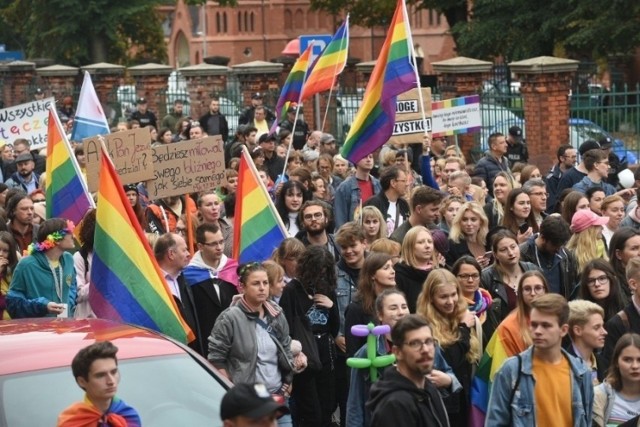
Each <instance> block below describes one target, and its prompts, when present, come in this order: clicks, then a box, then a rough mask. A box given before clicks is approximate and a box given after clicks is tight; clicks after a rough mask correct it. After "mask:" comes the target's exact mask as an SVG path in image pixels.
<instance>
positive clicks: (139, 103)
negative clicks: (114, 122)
mask: <svg viewBox="0 0 640 427" xmlns="http://www.w3.org/2000/svg"><path fill="white" fill-rule="evenodd" d="M130 120H136V121H137V122H138V123H140V127H142V128H143V127H146V126H149V125H151V126H153V127H154V128H156V129H157V128H158V120H157V119H156V115H155V114H153V113H152V112H151V111H149V110H148V108H147V100H146V98H138V99H137V100H136V111H134V112H133V113H132V114H131V117H130Z"/></svg>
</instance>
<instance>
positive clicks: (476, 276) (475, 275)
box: [458, 273, 480, 280]
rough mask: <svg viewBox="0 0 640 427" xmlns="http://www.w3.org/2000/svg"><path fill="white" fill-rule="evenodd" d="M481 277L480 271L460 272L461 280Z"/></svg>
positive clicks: (459, 277)
mask: <svg viewBox="0 0 640 427" xmlns="http://www.w3.org/2000/svg"><path fill="white" fill-rule="evenodd" d="M479 278H480V275H479V274H478V273H474V274H458V279H460V280H469V279H471V280H478V279H479Z"/></svg>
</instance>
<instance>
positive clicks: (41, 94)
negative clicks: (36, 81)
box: [33, 87, 44, 101]
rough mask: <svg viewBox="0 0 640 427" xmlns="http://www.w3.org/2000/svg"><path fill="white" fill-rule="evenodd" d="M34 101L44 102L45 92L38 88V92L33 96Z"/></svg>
mask: <svg viewBox="0 0 640 427" xmlns="http://www.w3.org/2000/svg"><path fill="white" fill-rule="evenodd" d="M33 99H35V100H36V101H42V100H43V99H44V91H43V90H42V89H41V88H39V87H38V88H36V91H35V92H34V94H33Z"/></svg>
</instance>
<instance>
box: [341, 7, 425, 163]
mask: <svg viewBox="0 0 640 427" xmlns="http://www.w3.org/2000/svg"><path fill="white" fill-rule="evenodd" d="M412 51H413V47H412V46H411V29H410V28H409V20H408V19H407V8H406V6H405V4H404V0H398V5H397V6H396V11H395V13H394V15H393V20H392V21H391V25H390V27H389V32H388V33H387V38H386V39H385V41H384V45H382V50H381V51H380V56H378V60H377V61H376V65H375V67H374V68H373V73H372V74H371V78H370V79H369V83H368V84H367V89H366V90H365V92H364V99H363V100H362V105H361V106H360V109H359V110H358V113H357V114H356V118H355V119H354V121H353V124H352V125H351V129H349V133H348V134H347V137H346V138H345V143H344V146H343V147H342V151H341V154H342V157H344V158H345V159H348V160H349V161H351V162H352V163H356V162H358V160H360V159H362V158H363V157H365V156H367V155H369V154H371V153H373V152H374V151H375V150H376V148H378V147H380V146H382V145H383V144H384V143H386V142H387V141H388V140H389V138H390V137H391V135H392V133H393V126H394V124H395V119H396V97H397V96H398V95H400V94H401V93H403V92H406V91H408V90H409V89H413V88H415V87H417V85H418V75H417V73H416V69H415V68H414V65H413V63H412V54H411V53H412Z"/></svg>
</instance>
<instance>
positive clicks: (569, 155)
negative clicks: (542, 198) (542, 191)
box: [545, 144, 578, 211]
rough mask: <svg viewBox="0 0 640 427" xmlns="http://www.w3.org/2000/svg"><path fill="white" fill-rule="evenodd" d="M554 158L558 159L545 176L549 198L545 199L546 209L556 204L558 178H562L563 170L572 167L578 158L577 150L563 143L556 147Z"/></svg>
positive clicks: (565, 170)
mask: <svg viewBox="0 0 640 427" xmlns="http://www.w3.org/2000/svg"><path fill="white" fill-rule="evenodd" d="M556 158H557V159H558V163H557V164H555V165H553V167H552V168H551V170H550V171H549V173H548V174H547V176H546V178H545V182H546V184H547V191H548V192H549V198H548V200H547V209H549V211H551V210H553V208H554V207H555V205H556V198H557V196H558V192H557V189H558V183H559V182H560V178H562V175H564V174H565V172H567V171H568V170H570V169H572V168H573V167H574V166H575V164H576V161H577V160H578V150H576V149H575V148H573V146H572V145H570V144H563V145H561V146H560V147H558V151H557V153H556Z"/></svg>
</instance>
